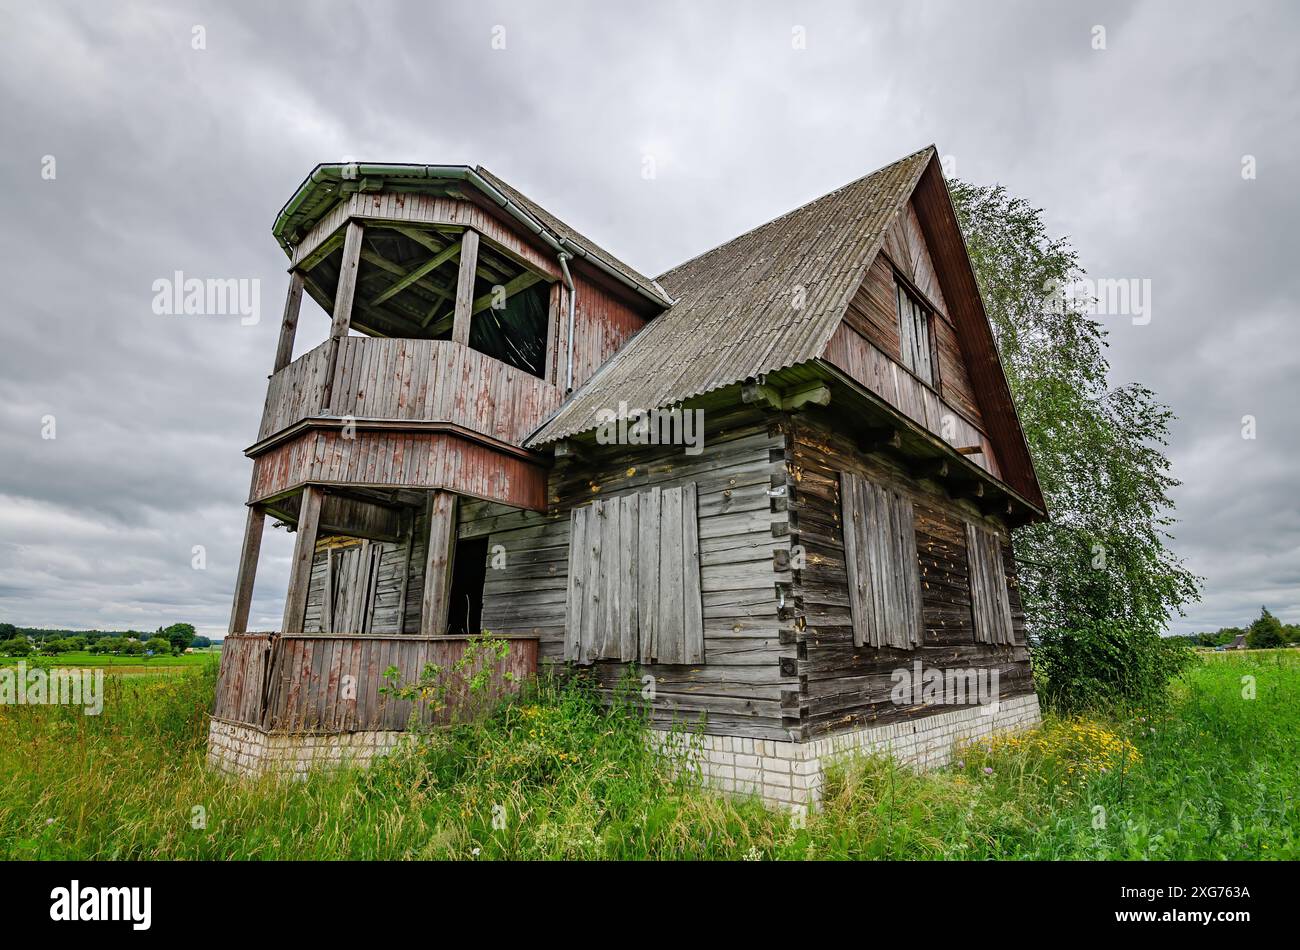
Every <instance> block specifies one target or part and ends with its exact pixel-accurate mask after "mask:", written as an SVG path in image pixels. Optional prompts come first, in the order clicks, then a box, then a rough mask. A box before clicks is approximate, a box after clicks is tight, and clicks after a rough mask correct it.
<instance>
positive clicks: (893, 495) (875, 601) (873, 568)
mask: <svg viewBox="0 0 1300 950" xmlns="http://www.w3.org/2000/svg"><path fill="white" fill-rule="evenodd" d="M840 500H841V506H842V508H843V514H844V562H845V565H846V567H847V569H848V575H849V610H850V613H851V614H852V616H853V643H854V645H855V646H873V647H898V648H900V649H903V650H910V649H911V648H912V647H914V646H917V645H919V644H920V642H921V632H922V630H923V628H924V623H923V621H922V618H921V573H920V562H919V561H918V559H917V556H916V521H915V516H914V514H913V512H912V502H911V500H910V499H908V498H907V496H906V495H904V494H902V493H901V492H898V491H895V490H894V489H892V488H887V487H885V486H884V485H877V484H875V483H874V482H870V481H868V480H867V479H865V478H863V477H861V476H860V475H854V474H852V473H851V472H845V473H844V474H843V475H841V476H840Z"/></svg>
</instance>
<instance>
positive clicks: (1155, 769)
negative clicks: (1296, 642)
mask: <svg viewBox="0 0 1300 950" xmlns="http://www.w3.org/2000/svg"><path fill="white" fill-rule="evenodd" d="M1221 656H1222V655H1220V656H1219V657H1215V658H1214V659H1213V661H1209V662H1204V663H1202V664H1199V665H1198V666H1197V667H1195V668H1194V669H1193V670H1192V671H1191V672H1190V673H1189V674H1188V676H1187V678H1186V679H1185V680H1184V681H1182V682H1180V683H1178V684H1176V685H1175V686H1174V687H1173V691H1172V697H1171V703H1170V706H1169V708H1168V710H1166V711H1165V712H1163V713H1161V714H1159V715H1155V716H1145V717H1143V716H1136V715H1135V716H1124V717H1096V718H1093V719H1088V720H1074V721H1068V722H1067V721H1060V720H1056V719H1049V720H1048V722H1047V723H1046V724H1045V726H1044V727H1043V728H1042V729H1041V730H1037V731H1035V732H1033V733H1030V734H1027V735H1025V736H1022V737H1021V738H1018V739H1015V740H1006V741H999V742H994V743H986V744H984V745H982V746H980V747H976V748H970V749H966V750H964V751H962V752H961V753H960V755H959V762H960V765H954V767H953V768H951V769H949V770H946V771H943V772H939V773H932V774H928V775H915V774H913V773H911V772H909V771H908V770H906V769H903V768H898V767H895V766H893V765H891V764H889V763H887V762H883V761H880V760H876V759H867V760H859V761H857V762H855V763H851V764H850V765H849V766H847V767H845V768H843V769H840V770H837V771H836V772H835V773H833V774H832V776H831V777H830V779H829V781H828V788H827V793H826V797H825V802H824V804H823V807H822V809H821V810H820V811H819V812H817V813H815V814H813V815H811V816H809V817H808V818H807V820H806V823H803V826H802V827H801V826H800V825H801V823H800V822H799V821H797V820H792V818H791V816H789V815H785V814H781V813H777V812H773V811H768V810H766V809H764V808H763V807H762V806H761V805H759V804H758V803H756V802H753V801H747V802H746V801H741V802H736V801H728V800H726V799H723V798H721V797H718V796H715V795H711V794H709V793H707V792H703V791H700V790H698V789H696V788H695V787H693V786H692V785H690V784H689V782H687V781H686V780H684V779H682V778H674V777H673V774H672V770H671V769H670V768H669V767H668V766H667V765H666V764H665V763H664V762H662V761H661V760H658V759H656V758H655V757H654V756H653V755H652V754H651V753H650V752H648V751H647V748H646V744H645V742H644V741H643V733H642V731H641V727H640V725H639V724H638V722H637V719H636V717H635V715H632V714H629V713H626V712H621V711H608V710H606V709H604V708H602V707H600V706H599V705H598V704H597V703H595V702H593V701H592V700H591V698H590V697H589V695H588V694H586V693H585V692H584V691H582V690H581V689H578V688H568V689H557V688H554V687H542V688H539V690H538V691H537V692H535V693H534V694H532V695H529V696H527V697H525V698H523V699H522V700H520V701H519V702H516V703H514V704H511V705H509V706H507V707H504V708H503V709H502V710H501V711H500V712H499V713H498V714H497V715H496V716H495V717H493V718H492V719H491V720H490V721H488V722H486V723H483V724H480V725H478V726H473V727H461V728H458V729H456V730H453V731H450V732H446V733H443V734H440V735H439V736H437V737H435V738H431V739H429V740H427V741H426V742H425V743H424V744H423V745H422V747H420V748H419V749H415V750H412V751H410V752H407V753H405V754H400V755H395V756H393V757H391V758H390V759H388V760H385V761H383V762H382V763H381V764H379V765H377V766H376V767H374V768H372V769H370V770H368V771H362V770H354V771H348V772H343V773H340V774H336V775H323V774H322V775H315V776H313V777H312V778H311V779H310V780H309V781H307V782H301V783H288V782H277V781H275V780H273V779H265V780H261V781H256V782H232V781H229V780H226V779H223V778H221V777H219V776H217V775H214V774H212V773H210V772H208V771H207V769H206V768H205V767H204V764H203V759H204V745H205V740H206V733H207V714H208V709H209V705H210V702H211V695H212V687H213V682H214V679H215V658H212V657H209V658H205V659H206V663H205V664H203V665H201V667H200V668H198V669H194V668H191V669H188V670H180V671H179V672H178V675H174V676H166V677H137V678H131V677H113V676H110V677H107V678H106V691H107V696H106V700H105V710H104V713H103V715H102V716H98V717H88V716H84V715H82V713H81V711H80V710H78V709H70V708H58V707H39V708H34V707H12V706H10V707H0V857H3V858H47V859H60V858H92V859H103V858H144V859H148V858H208V859H248V858H257V859H266V858H273V859H274V858H300V859H313V858H319V859H330V858H361V859H365V858H461V859H480V860H483V859H499V858H542V859H547V858H667V859H672V858H730V859H807V858H828V859H834V858H851V859H856V858H904V859H908V858H915V859H943V858H967V859H979V858H1002V859H1021V858H1037V859H1088V858H1099V859H1119V858H1128V859H1141V858H1151V859H1221V858H1246V859H1261V858H1262V859H1268V858H1296V857H1300V805H1298V804H1297V802H1298V801H1300V794H1297V793H1300V769H1297V764H1298V763H1300V755H1298V754H1297V753H1298V751H1300V749H1298V747H1300V656H1297V655H1296V653H1295V652H1287V651H1278V652H1276V653H1267V654H1258V655H1256V654H1250V653H1245V654H1236V655H1233V656H1232V657H1231V658H1230V659H1226V660H1225V659H1221V658H1220V657H1221ZM1243 678H1246V679H1243ZM1252 684H1253V697H1254V698H1246V696H1247V695H1249V694H1250V687H1251V686H1252ZM1243 691H1245V692H1243ZM494 816H496V817H497V821H496V822H495V823H494ZM497 825H499V826H500V827H497Z"/></svg>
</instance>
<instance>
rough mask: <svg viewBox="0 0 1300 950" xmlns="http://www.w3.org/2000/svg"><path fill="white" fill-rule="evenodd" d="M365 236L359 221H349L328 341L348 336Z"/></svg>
mask: <svg viewBox="0 0 1300 950" xmlns="http://www.w3.org/2000/svg"><path fill="white" fill-rule="evenodd" d="M364 236H365V228H364V225H362V224H361V222H360V221H349V222H348V229H347V234H346V236H345V237H344V240H343V260H342V262H341V263H340V264H339V284H338V289H337V290H336V291H335V293H334V314H333V320H332V321H331V322H330V339H332V340H338V339H342V338H343V337H345V336H347V335H348V327H349V326H351V324H352V304H353V301H354V299H355V298H356V293H357V270H358V268H359V267H360V264H361V242H362V239H363V238H364Z"/></svg>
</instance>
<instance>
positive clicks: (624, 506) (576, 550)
mask: <svg viewBox="0 0 1300 950" xmlns="http://www.w3.org/2000/svg"><path fill="white" fill-rule="evenodd" d="M652 526H653V527H652ZM569 527H570V535H569V578H568V592H567V596H566V599H565V639H564V657H565V659H566V660H568V661H571V662H575V663H578V664H583V665H586V664H591V663H595V662H597V661H600V660H613V661H621V662H634V661H639V662H640V663H642V664H645V665H651V664H661V665H675V664H692V663H703V662H704V599H703V589H702V586H701V582H700V531H699V498H698V491H697V488H696V484H695V483H694V482H687V483H685V484H682V485H672V486H667V487H659V486H655V487H653V488H650V489H648V490H645V491H640V492H631V493H628V494H624V495H617V496H612V497H610V498H598V499H596V500H595V501H592V502H590V503H589V504H586V505H580V506H578V507H576V508H574V509H573V510H572V511H571V512H570V515H569ZM649 565H653V569H651V568H650V567H649Z"/></svg>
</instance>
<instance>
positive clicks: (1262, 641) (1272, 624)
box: [1246, 607, 1287, 650]
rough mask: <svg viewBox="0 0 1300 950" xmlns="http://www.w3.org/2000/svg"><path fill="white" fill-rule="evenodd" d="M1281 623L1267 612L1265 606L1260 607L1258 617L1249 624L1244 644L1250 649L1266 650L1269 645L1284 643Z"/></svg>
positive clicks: (1282, 644)
mask: <svg viewBox="0 0 1300 950" xmlns="http://www.w3.org/2000/svg"><path fill="white" fill-rule="evenodd" d="M1286 642H1287V641H1286V637H1284V636H1283V632H1282V624H1281V623H1280V622H1279V621H1278V619H1277V618H1276V617H1274V616H1273V615H1272V614H1271V613H1269V612H1268V608H1267V607H1262V608H1260V614H1259V619H1257V620H1256V621H1255V622H1254V623H1252V624H1251V625H1250V631H1249V632H1248V633H1247V634H1246V646H1248V647H1250V648H1251V649H1252V650H1267V649H1269V648H1270V647H1280V646H1285V645H1286Z"/></svg>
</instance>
